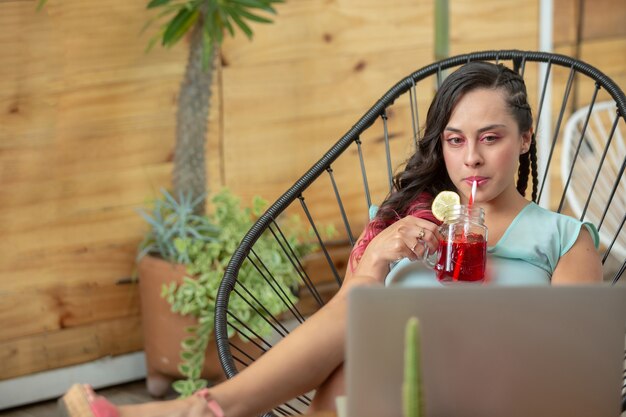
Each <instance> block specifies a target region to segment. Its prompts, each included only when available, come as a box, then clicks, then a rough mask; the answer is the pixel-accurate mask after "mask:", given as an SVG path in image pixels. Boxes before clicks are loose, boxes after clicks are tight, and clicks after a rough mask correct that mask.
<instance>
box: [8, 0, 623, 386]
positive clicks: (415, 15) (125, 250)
mask: <svg viewBox="0 0 626 417" xmlns="http://www.w3.org/2000/svg"><path fill="white" fill-rule="evenodd" d="M563 1H565V0H563ZM607 1H608V0H607ZM144 8H145V2H143V1H126V0H111V1H109V2H106V3H97V2H84V1H80V0H64V1H55V0H50V1H49V4H48V5H47V6H46V9H45V10H44V11H43V12H41V13H36V12H35V1H34V0H33V1H18V0H9V1H6V0H4V1H0V27H2V28H3V30H2V31H0V51H2V52H1V53H0V202H1V203H2V204H0V234H2V236H3V239H2V241H1V242H0V254H1V255H0V379H7V378H12V377H16V376H19V375H25V374H31V373H35V372H38V371H44V370H47V369H53V368H58V367H62V366H67V365H71V364H76V363H82V362H85V361H89V360H93V359H96V358H100V357H102V356H106V355H116V354H121V353H124V352H132V351H136V350H140V349H141V337H140V325H141V324H140V316H139V306H138V297H137V287H136V285H118V284H117V283H118V281H119V280H120V279H122V278H125V277H128V276H129V275H131V273H132V271H133V268H134V256H135V247H136V245H137V243H138V242H139V240H140V239H141V235H142V232H143V230H144V225H143V223H142V221H141V220H140V219H139V217H138V216H137V214H136V211H135V210H136V209H137V208H138V207H141V206H142V205H143V204H144V203H145V202H146V201H147V200H148V199H150V198H151V197H152V196H154V195H155V193H156V191H157V190H158V189H159V188H160V187H167V186H169V183H170V182H169V172H170V169H171V160H172V147H173V130H174V112H175V101H176V92H177V87H178V83H179V81H180V77H181V74H182V72H183V69H184V64H185V58H186V54H185V46H184V45H180V46H177V47H175V48H173V49H172V50H168V51H164V50H160V49H158V48H157V49H155V50H153V51H152V52H151V53H149V54H145V53H144V49H145V46H146V43H147V40H148V36H146V35H144V36H140V35H139V32H140V29H141V27H142V26H143V24H144V23H145V21H146V19H147V18H148V16H149V14H148V13H147V12H146V11H145V10H144ZM278 11H279V15H278V17H277V18H276V23H275V24H274V25H270V26H257V27H256V36H255V39H254V41H253V42H252V43H250V42H248V41H247V40H246V39H245V38H244V37H243V36H241V35H240V36H238V37H237V38H236V39H234V40H228V41H227V42H226V43H225V45H224V48H223V51H222V57H221V60H220V67H219V71H218V73H219V76H218V77H217V78H216V82H215V87H214V88H215V90H214V91H215V94H214V100H213V108H212V112H211V115H210V117H209V119H210V121H211V125H210V126H211V127H210V135H209V146H208V148H207V157H208V160H209V163H210V166H209V173H210V178H209V181H208V185H209V187H210V188H211V189H213V190H215V189H217V188H218V187H220V186H221V185H224V184H225V185H228V186H229V187H230V188H232V189H233V190H234V191H235V192H236V193H238V194H240V195H241V196H243V198H244V200H249V198H250V197H251V196H252V195H254V194H260V195H262V196H263V197H264V198H266V199H268V200H270V201H272V200H274V199H275V198H276V197H277V196H279V195H280V194H281V193H282V192H283V191H284V190H285V189H286V188H287V187H289V186H290V185H291V184H292V183H293V181H294V180H295V179H296V178H297V177H299V176H300V175H301V174H302V173H303V172H304V170H305V169H306V168H307V167H309V166H310V165H311V164H312V163H313V162H314V161H316V160H317V159H318V158H319V156H321V155H322V153H323V152H325V151H326V150H327V149H328V148H329V147H330V146H331V144H332V143H334V142H335V141H336V140H337V139H338V138H339V137H340V136H341V135H343V134H344V133H345V132H346V131H347V130H348V129H349V128H350V127H351V126H352V124H353V123H354V122H355V121H356V120H357V119H358V117H360V116H361V115H362V114H363V113H364V112H365V111H366V110H367V109H368V108H369V107H370V106H371V105H372V104H373V103H374V102H375V100H377V99H378V98H379V97H380V96H381V95H382V94H383V93H384V92H385V91H386V90H387V89H388V88H389V87H390V86H391V85H393V84H394V83H395V82H396V81H397V80H399V79H400V78H402V77H404V76H405V75H407V74H409V73H410V72H412V71H413V70H415V69H417V68H419V67H421V66H423V65H425V64H427V63H429V62H431V61H432V59H433V50H432V44H433V28H432V16H433V5H432V1H431V0H390V1H387V2H380V1H377V0H325V1H322V0H297V1H289V2H287V3H285V4H283V5H280V6H279V7H278ZM450 13H451V43H452V44H451V51H450V52H451V53H452V54H456V53H462V52H469V51H472V50H479V49H496V48H518V49H535V48H536V45H537V36H538V29H537V15H538V1H537V0H533V1H526V0H510V1H507V2H502V1H499V0H473V1H470V0H450ZM622 41H623V39H622ZM619 45H623V44H618V46H617V47H619ZM603 47H604V48H606V49H607V50H611V48H613V49H614V48H615V46H614V45H613V46H612V44H610V43H607V44H605V45H604V46H603ZM621 62H623V61H621ZM609 64H610V67H611V68H617V67H619V68H620V71H623V69H624V65H622V64H620V61H611V62H609ZM599 65H601V64H599ZM613 65H614V66H613ZM620 65H621V66H620ZM346 181H356V179H346ZM348 184H349V182H348ZM359 198H360V197H359ZM350 204H352V203H350Z"/></svg>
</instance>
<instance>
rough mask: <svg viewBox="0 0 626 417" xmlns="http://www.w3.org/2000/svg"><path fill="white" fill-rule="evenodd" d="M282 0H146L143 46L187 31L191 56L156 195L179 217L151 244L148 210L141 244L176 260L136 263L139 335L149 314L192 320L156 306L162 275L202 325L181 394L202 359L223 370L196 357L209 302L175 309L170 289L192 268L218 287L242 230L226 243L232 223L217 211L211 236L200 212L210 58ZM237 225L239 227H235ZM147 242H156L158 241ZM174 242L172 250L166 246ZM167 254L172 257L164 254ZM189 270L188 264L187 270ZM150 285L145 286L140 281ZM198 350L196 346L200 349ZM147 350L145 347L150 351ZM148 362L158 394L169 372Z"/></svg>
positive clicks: (208, 324)
mask: <svg viewBox="0 0 626 417" xmlns="http://www.w3.org/2000/svg"><path fill="white" fill-rule="evenodd" d="M281 2H283V0H183V1H172V0H150V1H149V2H148V5H147V8H148V9H150V10H153V11H155V12H158V13H157V14H156V15H155V16H154V17H153V18H152V19H150V20H149V21H148V25H150V24H151V23H154V22H157V21H164V22H165V23H163V24H162V26H161V30H160V31H159V33H158V34H157V35H156V36H155V37H153V39H152V40H151V42H150V46H149V47H151V46H152V45H153V44H154V43H156V42H157V41H160V43H161V45H163V46H164V47H171V46H173V45H175V44H176V43H177V42H179V41H180V40H181V39H182V38H183V37H185V36H186V35H188V38H189V57H188V61H187V66H186V68H185V74H184V77H183V81H182V83H181V86H180V91H179V94H178V106H177V113H176V143H175V147H174V164H173V172H172V187H173V193H172V195H169V196H168V195H166V194H164V199H162V200H161V201H162V202H167V204H166V206H164V207H160V208H158V207H156V206H155V210H157V211H159V210H161V209H162V210H165V211H166V212H168V210H169V215H170V216H173V217H176V218H178V219H179V223H177V224H176V225H170V226H173V229H168V228H167V226H168V225H167V224H162V225H161V226H163V227H165V229H163V230H162V231H163V233H164V235H163V236H162V237H163V238H164V239H163V242H162V243H160V244H158V247H157V246H151V244H150V239H152V238H153V237H154V236H155V234H154V233H155V232H156V229H155V227H157V225H156V223H158V222H159V221H166V218H165V217H163V218H158V217H153V220H154V221H155V222H156V223H151V226H152V230H151V232H150V233H149V234H148V236H147V240H144V244H143V245H142V248H143V250H144V251H147V252H149V253H150V255H157V256H158V257H160V258H162V260H166V261H168V262H176V263H178V266H172V265H167V266H165V265H163V263H162V262H159V259H154V257H153V256H143V257H142V261H141V262H140V264H139V271H140V274H139V275H140V292H141V299H142V316H143V325H144V329H145V330H144V335H148V334H149V332H150V331H152V330H155V328H153V326H152V322H153V321H154V320H155V317H168V318H170V319H172V320H178V323H177V327H176V328H177V329H178V330H177V331H179V332H180V331H182V330H181V329H182V328H184V327H185V326H186V325H188V324H190V323H191V322H190V321H185V320H184V319H185V318H184V317H181V316H176V319H174V318H173V317H172V316H166V315H165V314H164V311H162V310H163V309H164V307H163V305H162V304H159V300H158V299H156V298H155V294H154V290H153V288H159V287H160V286H161V285H162V284H165V283H166V282H164V280H168V281H167V285H170V286H169V287H168V288H170V292H169V293H168V297H169V299H170V300H171V301H173V304H172V306H173V308H174V311H177V312H179V313H182V314H183V315H186V314H192V315H193V314H195V315H196V316H197V318H199V320H200V325H199V326H198V327H196V328H195V330H196V331H195V336H196V340H197V345H194V347H195V348H196V350H195V352H196V353H195V354H190V353H189V350H188V351H187V353H185V358H191V359H184V360H185V361H186V362H184V363H183V364H182V365H181V367H180V369H181V370H182V371H183V374H184V375H185V376H187V377H188V382H186V383H184V382H181V383H179V384H178V385H177V386H176V389H177V390H178V391H179V392H181V393H183V394H184V393H189V392H191V391H192V390H193V389H194V388H197V387H199V386H200V385H202V384H205V383H206V382H202V381H200V379H199V378H200V376H201V372H200V371H201V370H202V363H206V364H211V365H212V366H205V367H204V375H205V376H206V377H207V378H212V379H215V378H218V377H221V376H222V372H221V369H220V368H219V366H218V365H217V359H216V358H217V357H216V355H215V354H214V353H212V352H213V351H212V350H211V349H209V353H208V354H207V355H208V356H211V355H213V356H215V358H210V360H208V361H205V360H204V358H205V356H202V360H200V359H199V355H200V354H202V355H204V347H206V346H207V343H208V337H209V334H210V332H209V331H208V330H209V329H210V330H211V332H212V329H213V324H212V319H213V317H212V313H210V308H209V307H207V306H206V305H202V303H210V301H207V300H204V301H199V300H200V299H199V298H198V299H195V301H196V302H198V304H197V306H196V307H195V310H194V307H191V306H190V304H189V302H187V304H184V307H180V308H179V305H181V304H180V303H182V301H181V300H178V299H176V294H178V293H177V292H176V288H178V287H177V286H178V285H182V286H183V287H185V288H187V287H186V286H190V285H192V284H191V283H192V282H193V280H192V279H190V278H188V279H186V280H185V276H194V274H197V275H195V276H196V277H199V278H198V279H199V280H203V282H202V284H198V286H197V287H196V289H198V290H199V291H207V290H208V291H211V290H212V287H211V286H215V287H216V286H217V285H218V284H219V280H217V281H213V280H212V279H213V278H215V277H217V276H218V275H219V279H221V275H222V274H223V271H221V272H220V271H218V270H219V267H218V266H219V265H221V263H222V262H226V261H227V258H223V257H225V256H227V253H228V250H230V248H232V247H233V246H234V247H236V244H237V243H238V241H237V242H235V241H234V240H235V239H241V237H242V235H237V236H235V235H232V236H229V239H230V240H228V239H227V242H226V241H225V240H224V239H225V237H224V236H225V235H224V233H226V231H227V230H229V229H228V228H229V227H230V226H231V225H227V224H220V223H221V220H223V219H220V218H215V219H214V220H216V224H215V225H216V226H218V230H219V232H218V233H217V235H215V233H214V232H215V230H213V229H212V228H211V227H210V225H209V223H208V222H207V221H206V220H207V218H206V216H205V213H206V204H205V197H206V184H207V178H206V172H207V169H206V161H205V148H206V133H207V123H208V114H209V107H210V97H211V85H212V81H213V68H214V62H215V57H216V56H218V51H219V48H220V46H221V44H222V41H223V39H224V36H225V34H226V33H228V34H230V35H231V36H234V35H235V30H236V29H237V28H238V29H239V30H241V31H242V32H243V33H244V34H245V35H246V36H247V37H248V38H249V39H251V38H252V36H253V32H252V29H251V28H250V23H251V22H256V23H271V20H270V19H268V18H266V17H263V16H262V15H260V14H259V13H262V14H266V15H267V14H268V13H269V14H275V13H276V11H275V9H274V8H273V5H274V4H276V3H281ZM148 25H146V26H148ZM220 195H222V199H221V200H220V199H219V198H218V200H217V201H216V207H215V213H219V212H220V210H221V204H229V203H228V202H229V201H231V200H229V199H227V198H226V197H223V196H224V194H220ZM175 213H178V214H180V215H182V214H183V213H184V216H183V217H179V216H178V215H177V214H175ZM237 213H239V215H240V216H242V219H241V220H242V221H243V218H245V217H246V216H247V217H248V221H249V217H250V216H249V213H248V212H247V211H246V210H240V209H238V212H237ZM238 231H239V232H240V233H243V232H242V231H241V229H239V230H238ZM167 233H169V235H168V234H167ZM168 239H169V241H168ZM214 239H215V240H214ZM217 242H220V243H223V244H227V245H228V250H227V251H225V252H220V253H219V254H217V255H218V256H217V257H216V258H215V259H219V260H216V261H215V263H214V265H213V264H206V265H205V264H203V265H200V264H199V262H200V261H199V259H203V258H206V257H208V255H207V253H208V252H211V251H212V252H211V254H212V255H215V251H216V250H217V249H216V245H217V244H218V243H217ZM153 243H155V244H156V241H155V242H153ZM168 248H169V249H168ZM172 249H174V250H175V251H174V252H172ZM164 251H165V252H164ZM172 253H174V254H175V256H173V257H172V256H170V255H171V254H172ZM228 258H230V257H228ZM213 266H215V267H216V270H215V271H214V272H212V273H213V276H212V279H211V280H205V279H204V278H203V277H205V276H206V275H208V274H209V273H208V271H205V270H202V268H211V267H213ZM190 268H191V269H190ZM163 269H166V270H169V271H168V272H171V275H169V274H168V277H167V278H164V277H163V276H162V275H160V272H157V271H161V270H163ZM188 269H190V270H189V271H188ZM152 272H157V273H158V274H159V275H157V276H156V277H153V276H152ZM149 281H154V283H152V284H149V283H148V282H149ZM209 281H210V282H209ZM171 282H174V284H171ZM205 285H208V286H209V288H207V289H206V290H203V288H204V286H205ZM148 286H149V289H147V288H146V287H148ZM145 290H148V294H144V293H143V291H145ZM186 291H187V290H186ZM209 299H210V298H209ZM176 300H178V301H176ZM153 307H156V309H157V310H156V313H146V311H148V309H149V308H153ZM200 307H207V308H208V310H206V311H204V310H202V313H198V312H199V311H200ZM187 320H192V321H193V319H190V318H188V317H187ZM154 326H156V329H158V327H159V326H160V324H159V323H155V324H154ZM192 328H193V327H192ZM146 330H147V331H146ZM179 335H180V334H179ZM179 335H177V336H179ZM178 339H179V338H178V337H174V338H170V340H169V341H163V342H161V343H163V344H164V345H168V344H174V345H177V344H178ZM194 343H195V342H194ZM186 346H187V348H190V347H191V342H188V344H187V345H186ZM148 350H150V348H148ZM200 351H202V352H201V353H198V352H200ZM146 353H147V354H148V351H147V352H146ZM159 357H160V356H159ZM198 364H199V366H198ZM148 365H149V369H148V371H149V372H152V375H150V374H149V375H148V390H149V391H150V392H151V393H152V394H153V395H159V394H163V393H164V390H165V389H166V387H167V386H168V385H169V380H168V378H163V375H164V374H159V373H156V372H155V371H156V370H155V369H150V366H152V365H154V363H152V364H151V363H150V362H148ZM160 365H162V366H163V367H164V368H167V369H168V370H171V368H172V367H175V366H176V364H173V363H170V362H168V363H161V364H160ZM194 384H195V385H194Z"/></svg>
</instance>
